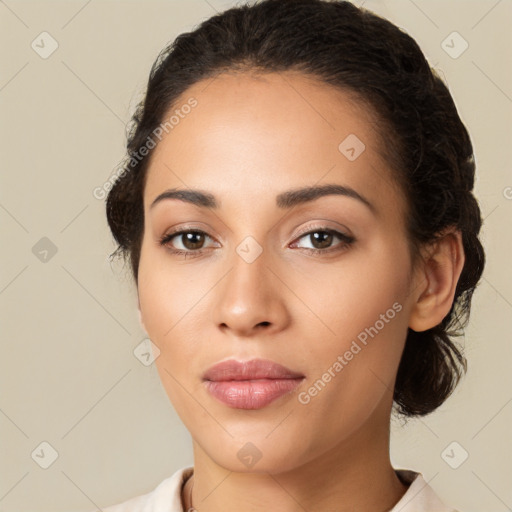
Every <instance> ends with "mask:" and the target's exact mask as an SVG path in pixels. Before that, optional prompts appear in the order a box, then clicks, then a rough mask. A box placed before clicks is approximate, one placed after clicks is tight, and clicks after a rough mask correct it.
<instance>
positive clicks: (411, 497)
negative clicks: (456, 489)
mask: <svg viewBox="0 0 512 512" xmlns="http://www.w3.org/2000/svg"><path fill="white" fill-rule="evenodd" d="M395 472H396V473H397V475H398V477H399V478H400V480H402V482H404V483H405V484H406V485H409V488H408V489H407V491H406V493H405V494H404V495H403V496H402V498H401V499H400V501H399V502H398V503H397V504H396V505H395V506H394V507H393V508H392V509H391V510H390V511H389V512H399V511H400V512H459V511H457V510H455V509H454V508H452V507H449V506H447V505H446V504H444V503H443V502H442V501H441V499H440V498H439V496H438V495H437V494H436V492H435V491H434V489H433V488H432V487H431V486H430V485H429V484H428V482H427V481H426V480H425V479H424V478H423V475H422V474H421V473H418V472H416V471H412V470H410V469H396V470H395Z"/></svg>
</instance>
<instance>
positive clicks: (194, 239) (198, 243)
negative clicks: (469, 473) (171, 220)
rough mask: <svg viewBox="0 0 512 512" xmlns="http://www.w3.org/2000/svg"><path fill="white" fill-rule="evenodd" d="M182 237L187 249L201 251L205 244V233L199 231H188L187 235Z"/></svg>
mask: <svg viewBox="0 0 512 512" xmlns="http://www.w3.org/2000/svg"><path fill="white" fill-rule="evenodd" d="M180 236H181V241H182V244H183V246H184V247H185V248H186V249H190V250H194V249H201V247H202V245H203V244H204V233H200V232H198V231H187V232H186V233H182V234H181V235H180Z"/></svg>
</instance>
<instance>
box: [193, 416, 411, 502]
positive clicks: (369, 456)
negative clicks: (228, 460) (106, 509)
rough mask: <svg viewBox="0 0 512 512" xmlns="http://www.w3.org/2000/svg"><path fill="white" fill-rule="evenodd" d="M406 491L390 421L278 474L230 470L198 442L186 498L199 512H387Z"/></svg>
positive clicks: (366, 430) (357, 434)
mask: <svg viewBox="0 0 512 512" xmlns="http://www.w3.org/2000/svg"><path fill="white" fill-rule="evenodd" d="M374 427H375V425H374ZM406 490H407V486H405V485H404V484H402V482H401V481H400V480H399V478H398V476H397V475H396V473H395V471H394V469H393V467H392V465H391V462H390V460H389V423H388V424H387V428H385V429H382V430H381V431H376V430H375V428H373V429H372V428H368V429H362V430H361V431H359V432H358V433H356V434H355V435H354V436H351V437H350V439H346V440H344V441H342V442H340V443H339V444H338V445H336V446H334V447H332V449H330V450H328V451H327V452H325V453H324V454H322V455H321V456H319V457H317V458H315V459H313V460H310V461H308V462H307V463H305V464H303V465H302V466H300V467H296V468H294V469H292V470H288V471H282V472H275V473H274V472H272V473H271V472H263V473H253V472H235V471H229V470H227V469H226V468H223V467H222V466H220V465H218V464H216V463H215V462H214V461H213V460H212V459H211V458H210V457H209V456H208V455H207V454H206V453H205V452H204V451H203V450H202V449H201V447H200V446H199V445H198V444H197V443H195V442H194V475H193V477H192V478H190V479H189V480H188V481H187V484H186V486H185V488H184V492H183V501H184V506H185V508H184V510H185V511H187V510H189V509H191V508H192V506H193V507H194V508H195V510H197V511H198V512H215V511H219V510H222V511H223V512H235V511H237V512H238V511H239V510H240V509H247V508H250V509H251V510H253V511H259V510H261V511H264V510H265V511H266V510H280V511H283V512H303V511H304V510H336V511H337V512H349V511H353V510H358V511H360V512H366V511H368V512H369V511H372V512H386V511H389V510H390V509H391V508H393V506H394V505H395V504H396V503H397V502H398V501H399V500H400V498H401V497H402V496H403V494H404V493H405V492H406ZM191 491H193V492H192V495H191V497H192V500H191V501H190V498H189V494H190V492H191Z"/></svg>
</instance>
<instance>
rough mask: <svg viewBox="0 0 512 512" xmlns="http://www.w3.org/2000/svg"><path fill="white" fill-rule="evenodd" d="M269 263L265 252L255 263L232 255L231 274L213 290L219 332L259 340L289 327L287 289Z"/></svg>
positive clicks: (215, 316) (236, 254) (237, 255)
mask: <svg viewBox="0 0 512 512" xmlns="http://www.w3.org/2000/svg"><path fill="white" fill-rule="evenodd" d="M270 260H271V258H270V257H268V255H267V253H266V252H265V250H264V251H263V252H262V253H261V254H260V255H259V256H258V257H257V258H256V259H255V260H254V261H252V262H248V261H246V260H245V259H244V258H242V257H240V256H239V254H238V253H235V254H234V255H233V258H232V259H231V261H230V264H231V268H230V270H229V272H228V273H227V275H226V276H225V277H224V279H223V280H222V281H221V282H220V283H219V285H218V286H217V287H215V289H214V290H215V306H214V320H215V322H216V324H217V326H218V327H219V329H221V330H222V331H224V332H225V333H228V332H229V333H231V334H232V335H233V336H235V337H250V336H258V337H259V336H261V335H262V334H266V335H268V334H275V333H277V332H279V331H281V330H282V329H284V328H285V327H286V326H287V325H288V324H289V322H290V315H289V311H288V309H287V307H286V304H285V297H284V292H285V290H286V286H285V285H284V284H283V283H282V280H281V279H278V277H277V275H278V273H279V270H278V269H277V268H272V267H271V266H270V265H271V261H270ZM274 267H275V266H274Z"/></svg>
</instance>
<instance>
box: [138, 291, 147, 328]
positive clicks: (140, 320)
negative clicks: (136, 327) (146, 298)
mask: <svg viewBox="0 0 512 512" xmlns="http://www.w3.org/2000/svg"><path fill="white" fill-rule="evenodd" d="M137 310H138V312H139V324H140V326H141V328H142V330H143V331H144V332H145V333H146V334H147V333H148V332H147V331H146V326H145V325H144V321H143V320H142V311H141V310H140V299H139V295H138V294H137Z"/></svg>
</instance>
